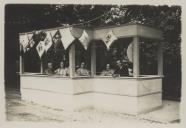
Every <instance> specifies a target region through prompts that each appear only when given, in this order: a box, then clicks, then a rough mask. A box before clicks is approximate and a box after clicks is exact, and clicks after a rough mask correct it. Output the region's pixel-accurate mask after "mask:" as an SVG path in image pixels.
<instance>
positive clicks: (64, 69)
mask: <svg viewBox="0 0 186 128" xmlns="http://www.w3.org/2000/svg"><path fill="white" fill-rule="evenodd" d="M44 74H46V75H54V74H56V75H61V76H69V74H70V72H69V68H68V67H65V63H64V62H63V61H61V62H60V65H59V68H57V69H56V70H53V64H52V63H51V62H49V63H48V64H47V68H46V69H45V71H44Z"/></svg>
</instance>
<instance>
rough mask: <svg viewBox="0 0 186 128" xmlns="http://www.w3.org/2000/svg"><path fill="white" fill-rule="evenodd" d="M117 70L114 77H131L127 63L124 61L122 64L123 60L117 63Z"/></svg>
mask: <svg viewBox="0 0 186 128" xmlns="http://www.w3.org/2000/svg"><path fill="white" fill-rule="evenodd" d="M116 66H117V68H116V70H115V72H114V74H115V75H114V76H129V71H128V65H127V61H126V60H123V64H122V63H121V60H117V61H116Z"/></svg>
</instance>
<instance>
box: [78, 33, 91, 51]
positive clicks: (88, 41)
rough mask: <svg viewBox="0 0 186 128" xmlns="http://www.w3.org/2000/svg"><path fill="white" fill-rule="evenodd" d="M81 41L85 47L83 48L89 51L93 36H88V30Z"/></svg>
mask: <svg viewBox="0 0 186 128" xmlns="http://www.w3.org/2000/svg"><path fill="white" fill-rule="evenodd" d="M79 41H80V42H81V44H82V45H83V47H84V48H85V49H86V50H87V48H88V45H89V44H90V41H91V36H89V35H88V33H87V32H86V30H84V31H83V33H82V35H81V37H80V38H79Z"/></svg>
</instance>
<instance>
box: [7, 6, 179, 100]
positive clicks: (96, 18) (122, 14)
mask: <svg viewBox="0 0 186 128" xmlns="http://www.w3.org/2000/svg"><path fill="white" fill-rule="evenodd" d="M90 20H91V21H90ZM85 21H89V22H85ZM79 23H80V24H79ZM124 23H140V24H146V25H150V26H156V27H158V28H160V29H162V30H163V33H164V39H163V44H164V46H163V49H164V75H165V77H164V78H163V98H164V99H172V100H180V97H181V54H180V52H181V51H180V50H181V48H180V44H181V36H180V34H181V7H180V6H171V7H168V6H138V5H127V6H125V5H122V6H119V5H112V6H109V5H107V6H105V5H23V4H8V5H6V6H5V85H6V88H17V89H19V87H20V78H19V75H18V72H19V55H20V52H19V33H21V32H28V31H33V30H39V29H45V28H52V27H59V26H65V25H71V24H78V25H81V26H86V27H87V26H88V27H98V26H107V25H119V24H124ZM148 45H151V44H150V43H149V44H148ZM149 47H152V46H149ZM152 48H153V47H152ZM152 57H153V56H150V58H152Z"/></svg>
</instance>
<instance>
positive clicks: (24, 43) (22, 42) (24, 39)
mask: <svg viewBox="0 0 186 128" xmlns="http://www.w3.org/2000/svg"><path fill="white" fill-rule="evenodd" d="M28 41H29V40H28V37H27V35H20V36H19V43H20V45H21V47H22V50H23V52H26V51H27V47H28V45H29V44H28Z"/></svg>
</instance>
